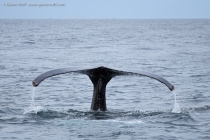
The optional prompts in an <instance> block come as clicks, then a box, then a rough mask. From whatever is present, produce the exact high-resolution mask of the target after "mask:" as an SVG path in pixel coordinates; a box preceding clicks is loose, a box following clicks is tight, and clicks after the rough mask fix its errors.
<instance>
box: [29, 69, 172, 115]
mask: <svg viewBox="0 0 210 140" xmlns="http://www.w3.org/2000/svg"><path fill="white" fill-rule="evenodd" d="M71 72H74V73H80V74H85V75H87V76H88V77H89V78H90V80H91V81H92V83H93V87H94V90H93V97H92V104H91V109H92V110H94V111H97V110H101V111H106V110H107V107H106V85H107V84H108V82H109V81H110V80H111V79H112V78H113V77H115V76H128V75H130V76H146V77H149V78H152V79H155V80H157V81H159V82H161V83H163V84H165V85H166V86H167V87H168V88H169V89H170V90H171V91H172V90H174V86H172V85H171V84H170V83H169V82H168V81H167V80H166V79H164V78H162V77H160V76H158V75H156V74H152V73H148V72H143V71H136V70H116V69H110V68H106V67H103V66H101V67H98V68H77V67H69V68H61V69H54V70H50V71H47V72H45V73H43V74H41V75H39V76H37V77H36V78H35V79H34V80H33V81H32V85H33V86H34V87H36V86H38V85H39V84H40V83H41V82H42V81H43V80H45V79H46V78H49V77H52V76H56V75H59V74H66V73H71Z"/></svg>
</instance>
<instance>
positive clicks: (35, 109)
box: [23, 87, 44, 114]
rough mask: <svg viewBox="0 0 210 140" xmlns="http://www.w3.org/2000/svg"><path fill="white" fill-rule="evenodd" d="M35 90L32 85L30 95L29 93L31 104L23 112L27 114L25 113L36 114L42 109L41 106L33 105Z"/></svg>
mask: <svg viewBox="0 0 210 140" xmlns="http://www.w3.org/2000/svg"><path fill="white" fill-rule="evenodd" d="M35 91H36V88H35V87H33V90H32V95H31V105H30V106H29V107H28V108H27V109H25V110H24V112H23V114H27V113H35V114H37V113H38V112H40V111H43V110H44V108H43V107H42V106H35V102H34V95H35Z"/></svg>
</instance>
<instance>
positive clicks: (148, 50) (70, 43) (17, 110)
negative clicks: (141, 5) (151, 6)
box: [0, 19, 210, 140]
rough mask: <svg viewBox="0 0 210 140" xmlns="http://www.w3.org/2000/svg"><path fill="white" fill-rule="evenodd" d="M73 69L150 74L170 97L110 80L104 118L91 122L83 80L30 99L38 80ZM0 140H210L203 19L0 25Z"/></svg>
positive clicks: (206, 23) (208, 32) (48, 86)
mask: <svg viewBox="0 0 210 140" xmlns="http://www.w3.org/2000/svg"><path fill="white" fill-rule="evenodd" d="M75 66H76V67H89V66H90V67H99V66H105V67H109V68H117V69H119V70H120V69H132V70H140V71H146V72H150V73H155V74H157V75H159V76H161V77H164V78H165V79H167V80H168V81H169V82H170V83H171V84H172V85H174V86H175V90H174V91H173V92H171V91H170V90H169V89H168V88H167V87H166V86H165V85H164V84H162V83H160V82H158V81H156V80H154V79H150V78H148V77H134V76H119V77H115V78H113V79H112V80H111V81H110V82H109V83H108V85H107V90H106V98H107V108H108V111H106V112H100V111H97V112H93V111H91V110H90V106H91V100H92V94H93V85H92V83H91V81H90V79H89V78H88V77H87V76H85V75H80V74H64V75H58V76H55V77H51V78H48V79H46V80H44V81H43V82H42V83H41V84H40V85H39V86H38V87H36V88H34V89H33V87H32V83H31V82H32V80H33V79H34V78H36V77H37V76H38V75H39V74H41V73H43V72H46V71H49V70H52V69H56V68H65V67H75ZM175 94H176V101H177V103H176V104H175V98H174V97H175ZM33 99H34V100H33ZM178 105H179V107H180V110H179V108H178ZM173 109H177V110H178V111H173ZM0 139H2V140H13V139H16V140H23V139H27V140H30V139H34V140H49V139H50V140H60V139H62V140H67V139H69V140H70V139H79V140H80V139H81V140H82V139H84V140H92V139H95V140H98V139H104V140H107V139H120V140H122V139H124V140H131V139H146V140H152V139H154V140H192V139H194V140H197V139H202V140H209V139H210V19H187V20H185V19H176V20H175V19H174V20H171V19H168V20H158V19H157V20H143V19H142V20H118V19H110V20H54V19H46V20H38V19H37V20H23V19H22V20H18V19H16V20H5V19H0Z"/></svg>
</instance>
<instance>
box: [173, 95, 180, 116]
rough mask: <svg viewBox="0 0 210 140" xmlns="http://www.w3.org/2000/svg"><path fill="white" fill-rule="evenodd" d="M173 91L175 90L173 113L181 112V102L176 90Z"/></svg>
mask: <svg viewBox="0 0 210 140" xmlns="http://www.w3.org/2000/svg"><path fill="white" fill-rule="evenodd" d="M173 92H174V108H173V110H172V113H181V109H180V107H179V103H178V102H177V100H176V92H175V91H173Z"/></svg>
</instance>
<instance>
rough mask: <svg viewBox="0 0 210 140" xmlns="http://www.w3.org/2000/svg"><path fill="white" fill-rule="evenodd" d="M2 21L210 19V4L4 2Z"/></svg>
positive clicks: (172, 0) (191, 0)
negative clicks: (49, 19) (50, 19)
mask: <svg viewBox="0 0 210 140" xmlns="http://www.w3.org/2000/svg"><path fill="white" fill-rule="evenodd" d="M33 4H34V5H33ZM50 4H51V5H50ZM21 5H22V6H21ZM0 18H1V19H8V18H9V19H11V18H12V19H14V18H15V19H43V18H46V19H48V18H52V19H113V18H116V19H168V18H170V19H171V18H210V0H25V1H23V0H0Z"/></svg>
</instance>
